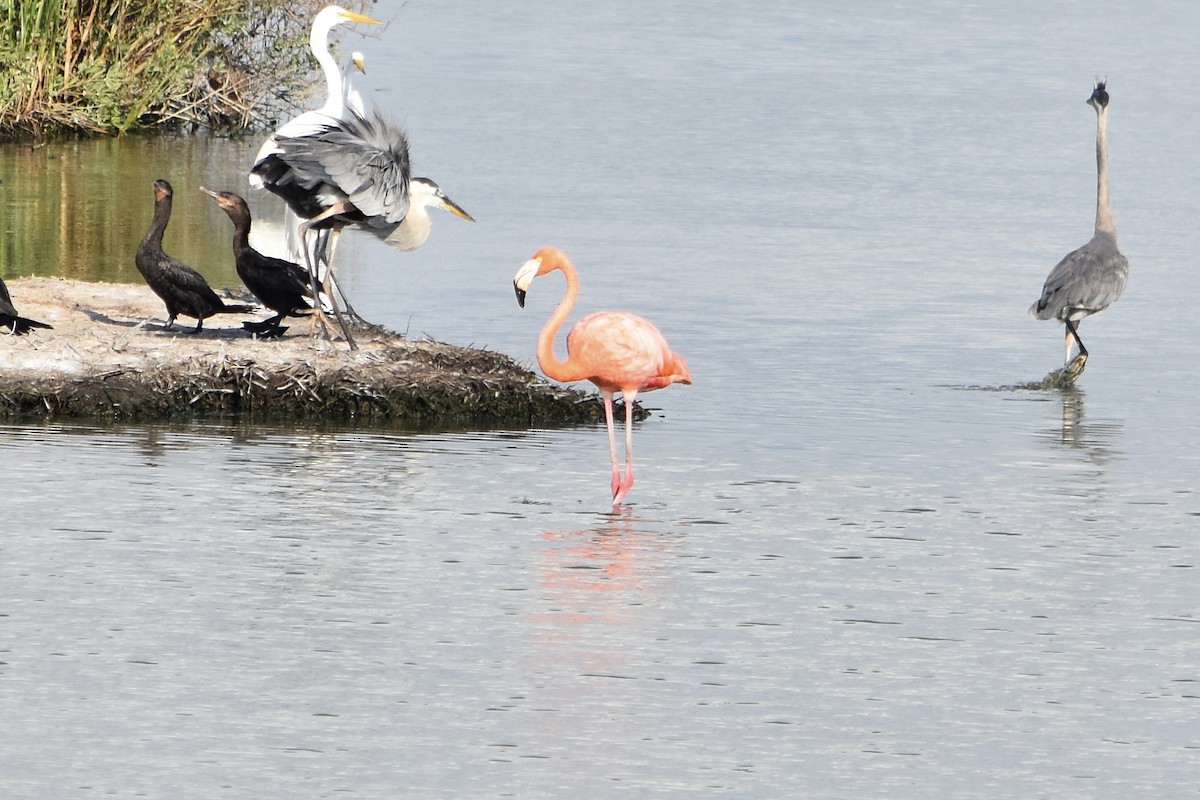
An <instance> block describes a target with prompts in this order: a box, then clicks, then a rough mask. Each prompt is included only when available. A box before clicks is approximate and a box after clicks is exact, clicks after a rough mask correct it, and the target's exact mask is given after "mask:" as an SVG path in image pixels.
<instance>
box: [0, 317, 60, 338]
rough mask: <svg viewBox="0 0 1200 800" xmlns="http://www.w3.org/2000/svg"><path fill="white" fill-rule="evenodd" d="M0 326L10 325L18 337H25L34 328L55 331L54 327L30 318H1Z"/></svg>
mask: <svg viewBox="0 0 1200 800" xmlns="http://www.w3.org/2000/svg"><path fill="white" fill-rule="evenodd" d="M0 325H9V326H11V327H12V332H13V333H15V334H16V335H17V336H24V335H25V334H27V333H29V332H30V331H31V330H33V329H34V328H46V329H47V330H54V326H52V325H47V324H46V323H44V322H38V321H37V320H36V319H29V318H28V317H10V316H8V315H4V316H0Z"/></svg>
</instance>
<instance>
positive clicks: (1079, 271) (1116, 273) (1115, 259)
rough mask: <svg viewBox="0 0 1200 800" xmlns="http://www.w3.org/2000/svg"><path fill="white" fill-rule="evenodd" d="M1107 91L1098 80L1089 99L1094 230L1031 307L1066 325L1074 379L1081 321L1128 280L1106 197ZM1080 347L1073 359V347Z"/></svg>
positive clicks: (1083, 352) (1082, 357)
mask: <svg viewBox="0 0 1200 800" xmlns="http://www.w3.org/2000/svg"><path fill="white" fill-rule="evenodd" d="M1108 99H1109V98H1108V91H1107V89H1106V88H1105V82H1104V81H1097V82H1096V85H1095V88H1094V89H1093V90H1092V96H1091V97H1089V98H1088V101H1087V102H1088V105H1090V106H1091V107H1092V108H1093V109H1095V111H1096V232H1095V234H1094V235H1093V236H1092V239H1091V241H1089V242H1088V243H1087V244H1085V245H1084V246H1083V247H1080V248H1079V249H1077V250H1073V251H1072V252H1070V253H1068V254H1067V255H1066V256H1065V257H1064V258H1063V260H1062V261H1060V262H1058V265H1057V266H1056V267H1055V268H1054V269H1053V270H1051V271H1050V275H1049V276H1048V277H1047V278H1046V283H1045V285H1044V286H1043V287H1042V296H1041V297H1039V298H1038V299H1037V301H1036V302H1035V303H1034V304H1033V305H1032V306H1030V307H1029V313H1030V314H1032V315H1033V316H1034V317H1036V318H1037V319H1041V320H1046V319H1057V320H1061V321H1062V322H1063V324H1064V325H1065V326H1066V335H1065V338H1066V353H1065V355H1064V357H1063V361H1064V363H1068V362H1069V365H1068V367H1067V371H1068V372H1069V373H1071V374H1072V377H1078V375H1079V374H1080V373H1082V372H1083V368H1084V366H1085V365H1086V363H1087V357H1088V351H1087V348H1086V347H1084V346H1083V340H1082V339H1080V338H1079V323H1080V321H1081V320H1082V319H1083V318H1084V317H1087V316H1090V315H1092V314H1096V313H1098V312H1100V311H1103V310H1104V309H1106V308H1108V307H1109V306H1110V305H1111V304H1112V303H1113V302H1114V301H1116V299H1117V298H1118V297H1120V296H1121V294H1122V292H1124V291H1125V282H1126V280H1127V279H1128V278H1129V262H1128V261H1127V260H1126V258H1125V256H1123V255H1121V251H1120V250H1118V249H1117V228H1116V225H1115V224H1114V223H1113V216H1112V209H1111V208H1110V206H1109V199H1108V142H1107V138H1106V135H1107V134H1106V131H1107V123H1108ZM1072 340H1074V342H1075V344H1077V345H1078V346H1079V355H1077V356H1076V358H1075V361H1070V358H1071V343H1072Z"/></svg>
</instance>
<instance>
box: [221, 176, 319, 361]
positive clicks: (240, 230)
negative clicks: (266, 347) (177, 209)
mask: <svg viewBox="0 0 1200 800" xmlns="http://www.w3.org/2000/svg"><path fill="white" fill-rule="evenodd" d="M200 191H202V192H204V193H205V194H207V195H208V196H210V197H211V198H212V199H213V200H216V201H217V205H218V206H220V207H221V210H222V211H224V212H225V213H226V214H227V215H228V216H229V219H230V220H231V221H232V222H233V261H234V264H235V265H236V266H237V273H238V277H240V278H241V279H242V283H244V284H246V288H247V289H249V290H250V292H251V293H252V294H253V295H254V296H255V297H257V298H258V299H259V302H261V303H262V304H263V305H264V306H266V307H267V308H269V309H271V310H272V311H274V312H276V313H275V316H273V317H271V318H270V319H266V320H262V321H261V322H243V323H242V327H243V328H245V329H246V330H247V331H249V332H250V333H255V334H258V335H260V336H263V337H265V338H273V337H276V336H281V335H282V334H283V332H284V331H286V330H287V328H285V327H283V326H281V325H280V323H281V322H283V318H284V317H301V316H307V315H309V314H311V313H312V307H313V303H312V301H311V297H312V295H311V292H310V289H309V286H310V282H309V275H308V272H307V271H306V270H305V269H304V267H301V266H300V265H299V264H293V263H292V262H291V261H285V260H284V259H282V258H273V257H271V256H266V255H263V254H262V253H260V252H258V251H257V250H255V249H254V248H253V247H251V246H250V224H251V219H250V208H249V206H247V205H246V201H245V200H244V199H243V198H242V197H240V196H238V195H236V194H234V193H233V192H214V191H213V190H212V189H205V188H204V187H203V186H201V187H200Z"/></svg>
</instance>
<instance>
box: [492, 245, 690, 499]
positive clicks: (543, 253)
mask: <svg viewBox="0 0 1200 800" xmlns="http://www.w3.org/2000/svg"><path fill="white" fill-rule="evenodd" d="M556 269H557V270H561V271H562V273H563V274H564V275H566V276H567V291H566V294H564V295H563V299H562V301H561V302H559V304H558V308H556V309H554V313H553V314H551V315H550V319H549V320H547V321H546V325H545V326H544V327H543V328H542V332H541V333H539V334H538V346H537V360H538V365H539V366H540V367H541V368H542V372H544V373H546V376H547V377H550V378H553V379H554V380H556V381H563V382H564V383H569V382H571V381H581V380H589V381H591V382H592V383H594V384H596V386H597V387H598V388H599V389H600V395H601V397H603V398H604V417H605V421H606V422H607V423H608V449H609V453H610V455H611V456H612V493H613V507H614V508H615V507H617V506H619V505H620V504H621V501H622V500H623V499H624V498H625V495H626V494H628V493H629V490H630V489H631V488H632V487H633V400H634V398H635V397H637V393H638V392H649V391H652V390H654V389H661V388H663V387H664V386H670V385H671V384H672V383H689V384H690V383H691V382H692V375H691V373H690V372H688V368H687V363H686V362H685V361H684V360H683V356H681V355H679V354H678V353H675V352H673V351H672V350H671V348H670V347H668V346H667V340H666V339H664V338H663V335H662V334H661V333H659V332H658V328H656V327H654V325H653V324H651V323H650V322H649V321H647V320H645V319H642V318H641V317H639V316H638V315H636V314H630V313H629V312H627V311H597V312H595V313H593V314H588V315H587V316H586V317H584V318H583V319H581V320H579V321H578V322H576V323H575V326H574V327H573V328H571V331H570V333H568V334H567V360H566V361H559V360H558V359H557V358H556V357H555V356H554V338H555V337H556V336H557V335H558V329H559V328H560V327H562V324H563V320H565V319H566V318H567V315H568V314H570V313H571V308H572V307H573V306H574V305H575V299H576V298H577V297H578V296H579V275H578V273H576V272H575V267H574V265H573V264H571V261H570V259H568V258H567V256H566V255H565V254H564V253H563V252H562V251H561V250H559V249H558V248H555V247H543V248H542V249H541V250H538V251H537V252H536V253H534V255H533V258H531V259H529V260H528V261H526V262H525V264H524V265H523V266H522V267H521V268H520V269H519V270H517V274H516V277H514V278H513V287H514V288H515V289H516V291H517V303H519V304H520V306H521V307H522V308H524V307H525V293H526V292H527V291H529V285H530V284H531V283H533V279H534V278H536V277H539V276H541V275H545V274H547V273H550V272H553V271H554V270H556ZM616 392H620V393H621V396H622V398H623V399H624V400H625V477H624V478H622V477H621V470H620V465H619V463H618V460H617V434H616V431H615V429H614V426H613V395H614V394H615V393H616Z"/></svg>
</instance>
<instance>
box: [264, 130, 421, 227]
mask: <svg viewBox="0 0 1200 800" xmlns="http://www.w3.org/2000/svg"><path fill="white" fill-rule="evenodd" d="M278 144H279V147H280V151H281V152H280V153H279V158H280V159H281V160H282V161H283V162H285V163H286V164H287V165H288V166H289V167H291V169H292V171H293V173H294V175H295V180H296V182H297V183H299V184H300V185H301V186H304V187H305V188H308V189H316V188H318V187H321V186H322V185H324V186H326V187H329V188H330V189H334V190H336V191H337V192H340V193H341V194H343V195H344V200H345V201H348V202H349V203H351V204H353V206H354V207H355V208H356V209H357V210H358V211H359V212H360V213H361V214H362V216H363V218H364V221H365V222H366V223H367V224H371V223H372V220H376V221H378V224H381V225H389V226H390V225H395V224H397V223H399V222H401V221H402V220H403V219H404V217H405V215H406V214H407V213H408V182H409V180H410V179H411V178H412V167H411V162H410V160H409V154H408V139H407V137H406V136H405V135H404V131H403V130H401V128H400V127H399V126H398V125H396V124H395V123H392V122H390V121H388V120H387V119H385V118H384V117H382V116H381V115H380V114H379V113H378V112H374V113H372V114H370V115H369V116H364V115H360V114H358V113H355V112H353V111H351V112H350V113H349V114H348V116H347V118H346V119H344V120H341V121H338V122H333V123H330V124H329V125H326V126H324V127H323V128H322V129H321V130H319V131H317V132H315V133H312V134H309V135H307V136H297V137H282V138H280V139H279V140H278Z"/></svg>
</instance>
